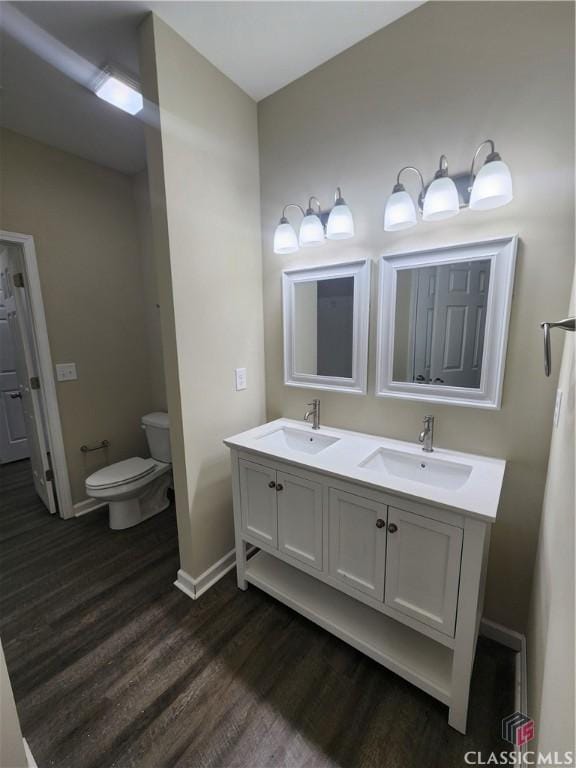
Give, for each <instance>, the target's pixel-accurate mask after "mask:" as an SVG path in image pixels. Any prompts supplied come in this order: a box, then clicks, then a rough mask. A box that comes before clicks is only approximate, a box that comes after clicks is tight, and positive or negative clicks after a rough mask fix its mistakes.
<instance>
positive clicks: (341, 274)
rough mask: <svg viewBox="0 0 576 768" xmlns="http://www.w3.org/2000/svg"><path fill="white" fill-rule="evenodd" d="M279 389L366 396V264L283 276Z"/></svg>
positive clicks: (299, 270)
mask: <svg viewBox="0 0 576 768" xmlns="http://www.w3.org/2000/svg"><path fill="white" fill-rule="evenodd" d="M282 298H283V302H282V303H283V315H284V383H285V384H286V385H288V386H291V387H310V388H312V389H328V390H338V391H340V392H352V393H355V394H365V393H366V381H367V366H368V322H369V303H370V262H369V261H367V260H366V259H362V260H360V261H351V262H347V263H341V264H329V265H323V266H320V267H304V268H302V267H300V268H297V269H285V270H284V271H283V272H282Z"/></svg>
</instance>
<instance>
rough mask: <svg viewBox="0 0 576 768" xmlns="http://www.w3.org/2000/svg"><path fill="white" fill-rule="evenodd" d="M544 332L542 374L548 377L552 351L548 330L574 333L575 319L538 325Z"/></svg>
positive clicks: (550, 368) (568, 318)
mask: <svg viewBox="0 0 576 768" xmlns="http://www.w3.org/2000/svg"><path fill="white" fill-rule="evenodd" d="M540 328H542V330H543V331H544V373H545V374H546V376H550V372H551V370H552V351H551V348H550V328H562V330H563V331H576V317H567V318H566V319H565V320H559V321H558V322H557V323H540Z"/></svg>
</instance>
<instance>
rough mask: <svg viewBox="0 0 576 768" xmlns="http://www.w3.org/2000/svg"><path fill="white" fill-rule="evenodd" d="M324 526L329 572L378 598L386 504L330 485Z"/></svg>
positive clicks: (381, 588) (381, 594)
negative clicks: (325, 529) (325, 526)
mask: <svg viewBox="0 0 576 768" xmlns="http://www.w3.org/2000/svg"><path fill="white" fill-rule="evenodd" d="M328 526H329V542H330V545H329V558H330V563H329V572H330V575H331V576H332V577H333V578H335V579H337V580H338V581H341V582H343V583H344V584H347V585H348V586H350V587H354V588H355V589H357V590H359V591H360V592H364V593H365V594H367V595H370V596H371V597H373V598H375V599H376V600H382V599H383V598H384V565H385V561H386V505H385V504H379V503H378V502H376V501H372V500H371V499H365V498H363V497H361V496H356V495H355V494H352V493H347V492H346V491H340V490H336V489H334V488H330V494H329V516H328Z"/></svg>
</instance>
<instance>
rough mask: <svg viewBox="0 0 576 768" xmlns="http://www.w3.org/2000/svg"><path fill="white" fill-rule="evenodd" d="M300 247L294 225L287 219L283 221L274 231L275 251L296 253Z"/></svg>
mask: <svg viewBox="0 0 576 768" xmlns="http://www.w3.org/2000/svg"><path fill="white" fill-rule="evenodd" d="M298 248H299V246H298V238H297V237H296V232H294V227H293V226H292V225H291V224H290V223H288V222H287V221H281V222H280V224H278V226H277V227H276V231H275V232H274V253H296V251H297V250H298Z"/></svg>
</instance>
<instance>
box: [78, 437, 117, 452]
mask: <svg viewBox="0 0 576 768" xmlns="http://www.w3.org/2000/svg"><path fill="white" fill-rule="evenodd" d="M109 445H110V441H109V440H101V441H100V442H99V443H95V444H94V445H81V446H80V450H81V451H82V453H91V452H92V451H101V450H102V449H103V448H108V446H109Z"/></svg>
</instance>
